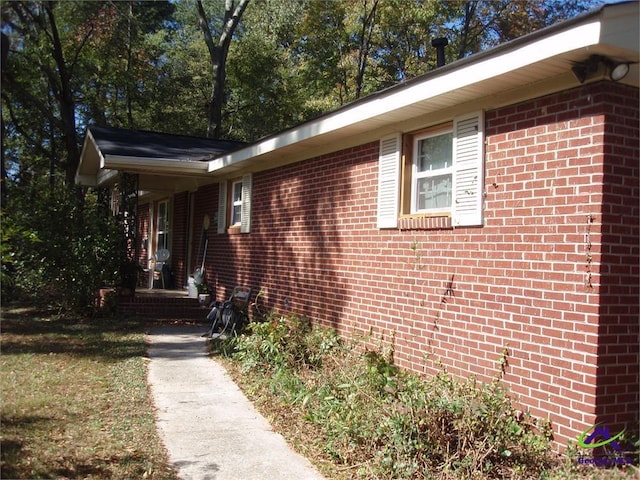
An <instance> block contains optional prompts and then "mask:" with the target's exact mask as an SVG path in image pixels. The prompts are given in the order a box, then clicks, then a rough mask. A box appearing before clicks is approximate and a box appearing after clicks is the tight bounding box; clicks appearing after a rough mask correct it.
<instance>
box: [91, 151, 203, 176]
mask: <svg viewBox="0 0 640 480" xmlns="http://www.w3.org/2000/svg"><path fill="white" fill-rule="evenodd" d="M100 168H101V169H114V170H126V171H128V172H156V173H171V174H173V175H177V176H189V175H202V174H203V173H206V172H207V162H203V161H189V160H176V159H174V158H144V157H131V156H126V155H105V156H104V157H102V159H101V161H100Z"/></svg>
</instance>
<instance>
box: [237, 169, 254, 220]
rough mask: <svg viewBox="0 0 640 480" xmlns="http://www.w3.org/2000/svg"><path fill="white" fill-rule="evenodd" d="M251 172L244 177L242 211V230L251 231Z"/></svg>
mask: <svg viewBox="0 0 640 480" xmlns="http://www.w3.org/2000/svg"><path fill="white" fill-rule="evenodd" d="M251 184H252V177H251V174H250V173H249V174H247V175H244V176H243V177H242V211H241V212H240V231H241V232H242V233H249V232H250V231H251V186H252V185H251Z"/></svg>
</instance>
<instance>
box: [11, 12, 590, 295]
mask: <svg viewBox="0 0 640 480" xmlns="http://www.w3.org/2000/svg"><path fill="white" fill-rule="evenodd" d="M599 3H601V2H600V1H598V0H471V1H464V0H451V1H447V2H442V1H439V0H224V1H223V0H198V1H197V2H193V1H191V0H174V1H166V0H159V1H139V0H127V1H119V2H113V1H94V2H84V1H81V0H78V1H73V0H72V1H64V2H61V1H8V2H3V3H2V5H1V12H2V34H3V36H2V48H3V56H2V187H3V189H2V220H3V225H2V240H3V245H2V279H3V282H2V287H3V291H4V290H5V287H6V288H9V287H14V289H19V290H20V289H21V290H22V291H24V290H25V289H27V287H29V288H32V289H37V288H41V287H42V285H44V284H47V285H49V286H51V285H53V284H55V285H58V286H60V285H65V286H66V287H65V288H66V289H67V291H69V292H72V291H74V289H73V288H72V286H73V285H74V284H77V282H78V281H79V279H81V278H84V281H86V282H87V283H91V281H89V280H87V278H97V280H96V281H101V279H100V278H98V277H101V276H104V274H105V273H104V272H107V271H110V269H109V268H107V267H104V268H103V267H100V268H103V270H104V271H103V273H101V274H100V275H95V272H93V270H95V269H96V268H98V267H99V266H98V263H99V262H98V263H96V260H95V259H96V258H98V259H100V258H102V257H104V256H106V252H107V251H109V252H110V251H111V250H109V249H111V248H112V246H111V245H107V243H108V242H106V241H105V242H102V244H100V241H98V240H97V238H99V237H100V236H101V235H104V232H105V229H108V228H111V227H108V226H105V225H106V224H105V223H104V222H102V220H100V222H102V223H100V222H96V223H95V224H93V222H94V221H95V220H96V219H103V218H105V217H104V215H103V214H102V213H98V212H102V211H104V210H105V209H106V207H105V205H104V203H105V202H104V198H103V197H104V196H103V195H101V194H100V193H99V192H92V191H88V190H83V189H80V188H78V187H76V186H75V185H74V175H75V171H76V168H77V166H78V162H79V158H80V148H81V141H82V138H83V135H84V133H85V131H86V128H87V126H88V125H91V124H99V125H109V126H119V127H125V128H131V129H143V130H152V131H160V132H169V133H177V134H189V135H196V136H207V135H209V136H215V137H218V138H225V139H234V140H244V141H254V140H257V139H258V138H260V137H262V136H265V135H269V134H272V133H274V132H277V131H280V130H283V129H285V128H287V127H289V126H292V125H294V124H296V123H299V122H301V121H304V120H306V119H308V118H311V117H313V116H316V115H318V114H320V113H323V112H326V111H328V110H330V109H333V108H336V107H338V106H340V105H343V104H345V103H347V102H350V101H353V100H355V99H357V98H360V97H362V96H365V95H367V94H369V93H372V92H374V91H377V90H379V89H382V88H385V87H388V86H390V85H393V84H395V83H398V82H403V81H406V80H407V79H410V78H412V77H415V76H416V75H420V74H422V73H424V72H427V71H429V70H431V69H433V68H435V66H436V52H435V49H434V48H433V47H432V46H431V40H432V39H433V38H436V37H446V38H447V39H448V41H449V46H448V47H447V49H446V60H447V61H448V62H452V61H455V60H457V59H460V58H463V57H466V56H468V55H471V54H473V53H476V52H479V51H481V50H485V49H487V48H490V47H492V46H495V45H498V44H500V43H503V42H505V41H508V40H511V39H513V38H516V37H519V36H522V35H525V34H527V33H529V32H531V31H533V30H536V29H539V28H542V27H545V26H547V25H551V24H553V23H555V22H558V21H561V20H564V19H567V18H570V17H573V16H575V15H577V14H579V13H581V12H583V11H585V10H587V9H589V8H593V7H595V6H597V5H598V4H599ZM92 229H93V230H92ZM91 232H93V233H91ZM91 235H95V237H92V239H93V240H92V241H95V242H97V244H94V245H93V246H91V248H89V247H88V244H87V242H89V237H90V236H91ZM96 249H98V250H100V249H101V250H100V252H96ZM60 252H67V253H68V252H75V253H73V254H72V255H68V254H67V255H61V253H60ZM87 255H90V256H91V259H89V258H87ZM43 263H46V265H47V268H43V267H42V265H43ZM52 272H55V275H54V273H52ZM83 272H84V273H83ZM83 275H85V276H86V277H83ZM93 287H94V285H89V286H88V287H87V289H90V288H93Z"/></svg>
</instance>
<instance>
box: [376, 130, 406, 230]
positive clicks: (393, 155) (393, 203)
mask: <svg viewBox="0 0 640 480" xmlns="http://www.w3.org/2000/svg"><path fill="white" fill-rule="evenodd" d="M400 145H401V136H400V135H394V136H392V137H386V138H383V139H381V140H380V157H379V159H378V228H396V227H397V226H398V208H399V207H398V197H399V192H400Z"/></svg>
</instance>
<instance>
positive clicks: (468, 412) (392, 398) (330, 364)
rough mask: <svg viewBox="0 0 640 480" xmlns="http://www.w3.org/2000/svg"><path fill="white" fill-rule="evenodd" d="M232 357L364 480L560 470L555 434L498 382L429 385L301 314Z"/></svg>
mask: <svg viewBox="0 0 640 480" xmlns="http://www.w3.org/2000/svg"><path fill="white" fill-rule="evenodd" d="M227 353H229V354H230V355H231V356H232V358H233V359H234V360H236V361H239V363H240V365H241V367H242V371H243V372H244V373H245V380H246V381H249V380H248V379H251V380H250V381H251V386H250V387H248V389H249V390H250V391H253V392H254V393H255V392H256V391H262V392H264V390H265V389H266V390H267V391H268V392H269V395H275V396H276V397H277V398H278V402H277V403H278V404H279V405H280V407H279V408H277V407H274V411H276V410H281V411H282V410H284V411H286V414H287V415H291V413H292V410H293V411H295V412H297V414H298V415H300V416H301V417H302V418H304V419H305V420H306V421H307V422H309V424H311V425H313V426H314V428H315V429H316V432H319V433H317V434H316V435H314V437H316V438H317V440H316V446H317V448H318V449H320V450H321V451H322V452H323V453H324V454H325V456H327V457H328V458H330V459H331V460H332V462H334V463H335V464H337V465H342V468H344V469H349V471H350V472H352V473H353V472H356V473H357V476H359V477H360V478H377V479H378V478H379V479H382V478H443V477H450V478H497V477H504V478H539V477H541V476H543V475H544V474H545V472H547V471H548V470H549V469H550V466H551V465H552V464H553V461H554V460H553V455H552V452H551V444H550V441H549V438H550V428H549V425H548V424H545V423H544V422H542V423H540V422H537V421H535V420H533V419H532V418H530V417H529V416H528V415H526V414H523V413H521V412H519V411H518V410H516V409H515V407H514V406H513V403H512V401H511V398H510V397H509V393H508V391H507V390H506V388H505V387H504V386H503V385H502V384H501V382H500V376H499V375H497V376H496V380H495V381H493V382H491V383H488V384H484V383H481V382H478V381H476V379H475V378H473V377H470V378H468V379H466V380H459V379H456V378H454V377H452V376H451V375H450V374H449V373H447V372H446V370H444V369H442V370H441V371H440V372H439V373H438V374H437V375H434V376H432V377H429V378H422V377H420V376H418V375H416V374H413V373H410V372H406V371H404V370H401V369H399V368H398V367H396V366H395V365H394V364H393V352H392V351H386V352H385V351H384V350H383V349H382V348H378V349H373V350H371V349H368V350H367V349H365V350H364V353H362V348H354V349H350V348H347V347H346V346H345V345H344V344H342V343H341V342H340V341H339V340H338V336H337V335H336V333H335V332H334V331H333V330H331V329H328V328H324V327H317V326H313V327H312V326H311V324H310V323H309V321H308V319H306V318H304V317H298V316H295V315H292V316H287V317H283V316H276V315H270V318H269V321H267V322H265V323H259V324H252V325H251V332H250V334H249V335H245V336H241V337H239V338H237V339H235V340H234V343H233V349H232V353H231V352H230V351H229V350H227ZM269 403H270V404H273V403H276V402H273V401H271V402H269ZM275 414H276V415H278V414H279V413H275Z"/></svg>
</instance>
